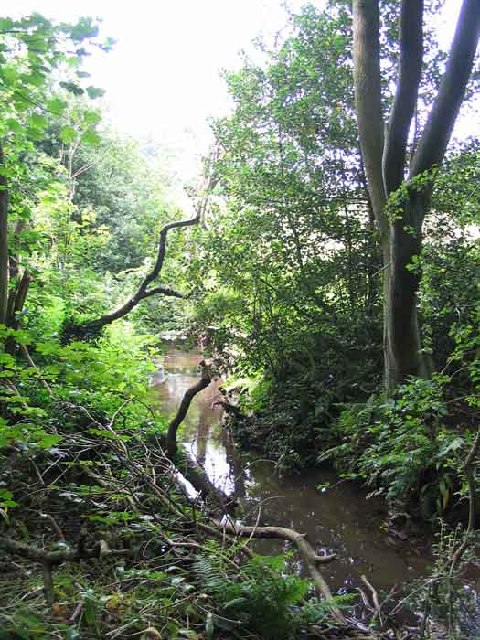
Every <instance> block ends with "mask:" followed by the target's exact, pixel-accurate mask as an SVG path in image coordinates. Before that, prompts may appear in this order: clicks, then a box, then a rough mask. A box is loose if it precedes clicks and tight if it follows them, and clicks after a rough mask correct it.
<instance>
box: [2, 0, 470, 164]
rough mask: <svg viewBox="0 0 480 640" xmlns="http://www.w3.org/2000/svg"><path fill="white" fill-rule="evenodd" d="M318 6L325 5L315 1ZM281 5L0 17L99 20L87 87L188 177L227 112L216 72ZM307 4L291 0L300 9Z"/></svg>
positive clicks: (35, 4) (274, 23)
mask: <svg viewBox="0 0 480 640" xmlns="http://www.w3.org/2000/svg"><path fill="white" fill-rule="evenodd" d="M315 3H316V4H321V3H322V0H315ZM284 4H285V3H284V1H283V0H173V1H172V0H136V2H133V3H129V2H120V1H119V0H82V1H81V2H78V1H76V2H73V1H72V0H70V1H66V0H3V2H2V10H3V11H2V13H4V14H5V15H21V14H24V15H25V14H28V13H31V12H33V11H36V12H38V13H41V14H43V15H46V16H48V17H50V18H54V19H56V20H63V21H74V20H75V19H76V18H78V17H79V16H86V15H90V16H94V17H97V16H98V17H101V18H102V21H103V29H102V32H103V34H104V35H105V36H112V37H113V38H115V39H116V40H117V44H116V45H115V47H114V49H113V51H111V52H110V53H108V54H106V55H102V56H95V58H94V59H93V60H91V61H90V63H89V65H88V66H87V68H88V70H89V71H91V73H92V83H93V84H95V85H96V86H99V87H101V88H103V89H105V90H106V92H107V93H106V102H107V104H108V105H109V113H110V116H109V117H110V119H111V121H112V123H113V124H114V126H115V127H116V128H117V129H119V130H121V131H124V132H127V133H130V134H132V135H134V136H138V137H146V136H150V137H152V138H153V139H154V140H157V141H160V142H163V143H166V144H167V145H168V146H170V147H172V148H173V149H174V151H176V152H177V154H178V163H179V164H178V166H180V167H181V168H182V171H184V173H185V174H186V175H188V176H190V175H191V174H192V173H193V172H194V169H195V168H196V167H197V161H198V158H199V156H200V155H201V153H205V152H206V149H207V146H208V141H209V130H208V124H207V119H208V117H210V116H215V115H221V114H223V113H226V112H227V111H228V108H229V101H228V96H227V92H226V88H225V84H224V82H223V80H222V79H221V78H220V75H219V74H220V70H221V69H232V68H235V67H236V66H238V63H239V57H238V52H239V50H240V49H242V48H243V49H247V50H249V49H251V46H250V43H251V41H252V39H253V38H255V37H257V36H259V35H264V36H266V37H267V38H268V39H269V38H272V37H273V36H274V34H275V33H276V32H277V31H279V30H280V29H282V28H283V27H284V26H285V24H286V22H287V13H286V11H285V9H284ZM302 4H304V0H288V6H289V7H291V8H292V9H293V10H296V9H298V8H299V7H300V6H301V5H302ZM446 4H447V11H446V16H445V18H444V19H442V27H441V33H442V40H443V41H444V42H445V44H448V41H449V40H450V39H451V37H452V35H453V29H454V26H455V19H456V14H457V13H458V9H459V6H460V0H447V2H446Z"/></svg>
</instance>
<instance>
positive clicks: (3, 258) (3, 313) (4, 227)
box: [0, 143, 8, 324]
mask: <svg viewBox="0 0 480 640" xmlns="http://www.w3.org/2000/svg"><path fill="white" fill-rule="evenodd" d="M4 168H5V159H4V155H3V146H2V144H1V143H0V169H4ZM7 305H8V191H7V179H6V177H5V176H4V175H3V174H2V173H0V324H6V321H7Z"/></svg>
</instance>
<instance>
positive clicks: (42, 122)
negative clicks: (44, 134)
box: [28, 113, 48, 130]
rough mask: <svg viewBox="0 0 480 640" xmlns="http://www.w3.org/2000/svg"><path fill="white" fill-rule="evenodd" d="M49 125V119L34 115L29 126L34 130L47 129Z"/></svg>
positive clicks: (30, 118)
mask: <svg viewBox="0 0 480 640" xmlns="http://www.w3.org/2000/svg"><path fill="white" fill-rule="evenodd" d="M47 124H48V120H47V118H46V117H45V116H43V115H41V114H40V113H32V115H31V116H30V117H29V118H28V126H29V127H33V128H34V129H42V130H43V129H46V127H47Z"/></svg>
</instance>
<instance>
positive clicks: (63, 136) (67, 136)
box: [59, 124, 77, 144]
mask: <svg viewBox="0 0 480 640" xmlns="http://www.w3.org/2000/svg"><path fill="white" fill-rule="evenodd" d="M59 136H60V140H61V141H62V142H64V143H65V144H70V143H72V142H75V140H76V139H77V132H76V131H75V129H74V128H73V127H71V126H70V125H68V124H66V125H64V126H63V127H62V128H61V129H60V134H59Z"/></svg>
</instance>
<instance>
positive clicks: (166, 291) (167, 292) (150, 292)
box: [143, 285, 185, 298]
mask: <svg viewBox="0 0 480 640" xmlns="http://www.w3.org/2000/svg"><path fill="white" fill-rule="evenodd" d="M158 293H161V294H162V295H164V296H172V297H173V298H185V294H184V293H182V292H181V291H175V289H172V288H171V287H167V286H163V285H159V286H158V287H154V288H153V289H147V290H146V291H145V293H144V294H143V298H148V297H150V296H155V295H157V294H158Z"/></svg>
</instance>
